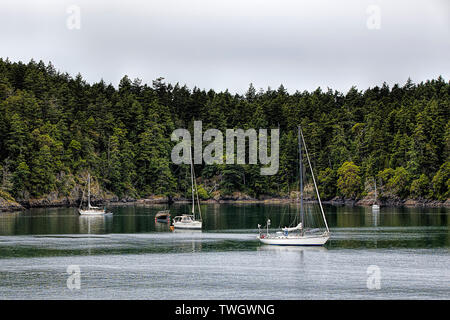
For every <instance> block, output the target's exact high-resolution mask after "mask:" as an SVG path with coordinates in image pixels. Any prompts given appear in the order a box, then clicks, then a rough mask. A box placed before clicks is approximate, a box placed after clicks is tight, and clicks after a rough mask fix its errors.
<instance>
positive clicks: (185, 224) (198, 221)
mask: <svg viewBox="0 0 450 320" xmlns="http://www.w3.org/2000/svg"><path fill="white" fill-rule="evenodd" d="M189 153H190V158H191V189H192V212H191V214H182V215H181V216H176V217H175V218H173V227H174V228H175V229H197V230H199V229H201V228H202V212H201V209H200V200H199V198H198V191H197V183H196V182H195V173H194V164H193V163H192V152H191V151H190V150H189ZM194 193H196V194H197V204H198V212H199V213H198V214H199V215H198V217H197V216H196V214H195V196H194Z"/></svg>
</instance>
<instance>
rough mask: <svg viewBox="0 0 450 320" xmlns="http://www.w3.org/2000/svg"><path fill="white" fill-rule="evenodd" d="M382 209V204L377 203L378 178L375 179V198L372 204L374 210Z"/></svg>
mask: <svg viewBox="0 0 450 320" xmlns="http://www.w3.org/2000/svg"><path fill="white" fill-rule="evenodd" d="M377 210H380V206H379V205H378V204H377V180H375V200H374V203H373V204H372V211H377Z"/></svg>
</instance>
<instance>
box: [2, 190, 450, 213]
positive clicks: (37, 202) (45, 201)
mask: <svg viewBox="0 0 450 320" xmlns="http://www.w3.org/2000/svg"><path fill="white" fill-rule="evenodd" d="M104 196H105V197H103V198H100V197H98V196H97V197H95V196H94V197H93V198H92V200H91V203H92V204H93V205H114V206H118V205H152V204H167V203H190V201H191V200H190V199H188V198H183V197H174V198H168V197H164V196H153V197H149V198H145V199H135V198H132V197H125V198H121V199H119V198H118V197H117V196H114V195H111V194H108V195H104ZM296 201H297V199H296V197H263V198H260V199H255V198H252V197H249V196H247V195H243V196H242V195H236V196H227V197H221V198H215V199H207V200H200V202H201V203H204V204H208V203H211V204H222V203H236V204H253V203H266V204H276V203H295V202H296ZM314 202H317V201H316V200H315V199H305V203H314ZM322 203H324V204H331V205H338V206H341V205H346V206H371V205H372V204H373V200H372V199H367V198H364V199H343V198H338V197H336V198H334V199H332V200H326V201H322ZM378 204H379V205H380V206H382V207H431V208H437V207H447V208H449V207H450V199H447V200H446V201H437V200H428V199H394V198H393V199H384V200H382V201H378ZM78 205H79V199H73V198H70V197H55V195H49V196H47V197H44V198H40V199H27V200H22V201H20V200H19V201H16V200H13V199H4V198H2V197H0V212H6V211H20V210H26V209H29V208H52V207H76V206H78Z"/></svg>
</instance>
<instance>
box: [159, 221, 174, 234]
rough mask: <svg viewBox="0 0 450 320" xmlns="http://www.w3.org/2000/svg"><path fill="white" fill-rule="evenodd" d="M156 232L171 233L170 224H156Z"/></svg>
mask: <svg viewBox="0 0 450 320" xmlns="http://www.w3.org/2000/svg"><path fill="white" fill-rule="evenodd" d="M155 231H157V232H170V222H159V221H157V222H155Z"/></svg>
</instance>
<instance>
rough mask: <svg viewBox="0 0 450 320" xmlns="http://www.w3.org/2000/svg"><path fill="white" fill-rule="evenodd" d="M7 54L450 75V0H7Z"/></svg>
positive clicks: (384, 77)
mask: <svg viewBox="0 0 450 320" xmlns="http://www.w3.org/2000/svg"><path fill="white" fill-rule="evenodd" d="M71 5H76V6H78V8H79V9H80V28H79V29H77V25H76V24H74V21H75V20H74V19H75V18H76V14H74V13H75V12H74V11H71V13H68V11H67V10H68V8H70V7H71ZM373 6H375V7H373ZM378 10H379V15H378ZM68 22H69V26H70V28H72V29H70V28H69V27H68ZM0 57H2V58H7V57H8V58H9V59H10V60H11V61H19V60H20V61H24V62H28V61H29V60H30V59H32V58H33V59H34V60H36V61H39V60H43V61H44V62H46V63H47V62H48V61H51V62H52V63H53V64H54V65H55V67H56V68H57V69H59V70H60V71H64V72H68V73H70V74H71V75H75V74H77V73H78V72H80V73H81V74H82V75H83V77H84V78H85V79H86V80H87V81H88V82H90V83H93V82H97V81H99V80H100V79H102V78H103V79H104V80H105V81H106V82H108V83H109V82H111V83H112V84H113V85H115V86H117V84H118V82H119V80H120V79H121V78H122V77H123V76H124V75H125V74H127V75H128V76H129V77H130V78H132V79H134V78H136V77H138V78H140V79H142V80H143V82H145V83H149V84H151V81H152V80H153V79H155V78H157V77H164V78H165V79H166V81H167V82H171V83H176V82H179V83H180V84H187V85H188V86H189V87H191V88H192V87H193V86H195V85H196V86H198V87H200V88H205V89H209V88H213V89H216V90H225V89H227V88H228V89H229V90H230V91H231V92H238V93H243V92H245V91H246V89H247V88H248V85H249V83H253V84H254V86H255V87H256V88H261V87H262V88H267V87H268V86H270V87H272V88H277V87H278V86H279V85H280V84H281V83H282V84H283V85H284V86H285V87H286V88H287V89H288V90H289V91H290V92H294V91H295V90H300V91H303V90H314V89H316V88H317V87H318V86H320V87H322V88H325V89H326V88H327V87H330V88H332V89H337V90H341V91H344V92H345V91H347V90H348V89H349V88H350V87H351V86H352V85H356V86H357V87H358V88H359V89H366V88H368V87H370V86H375V85H381V84H382V83H383V82H384V81H386V82H387V83H388V84H389V85H393V84H394V83H400V84H404V83H405V81H406V80H407V78H408V77H411V78H412V80H413V81H414V82H420V81H424V80H427V79H431V78H436V77H438V76H439V75H442V76H443V77H444V79H445V80H447V81H448V80H449V77H450V1H448V0H431V1H430V0H429V1H411V0H409V1H393V0H390V1H382V0H348V1H345V0H344V1H337V0H322V1H318V0H315V1H299V0H276V1H275V0H270V1H269V0H267V1H265V0H259V1H257V0H223V1H217V0H179V1H175V0H148V1H138V0H131V1H111V0H108V1H106V0H105V1H92V0H91V1H77V0H71V1H62V0H55V1H48V0H47V1H44V0H30V1H22V0H13V1H12V0H11V1H10V0H1V2H0Z"/></svg>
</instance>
